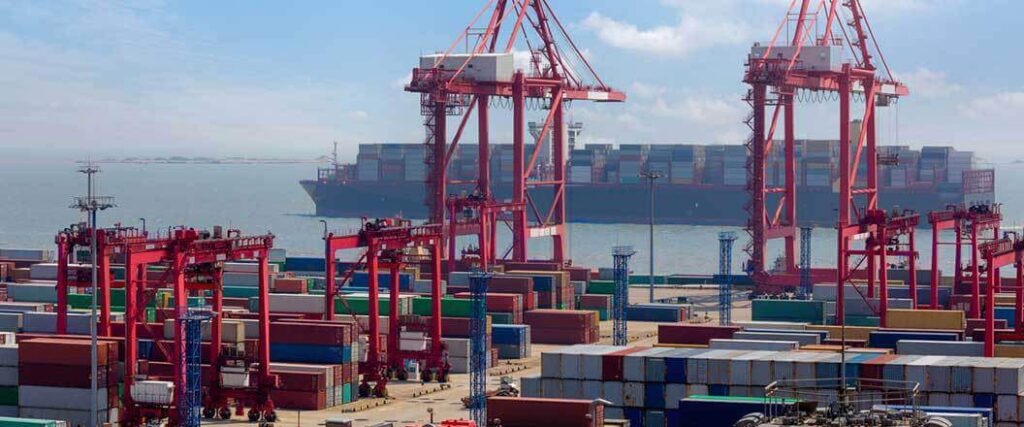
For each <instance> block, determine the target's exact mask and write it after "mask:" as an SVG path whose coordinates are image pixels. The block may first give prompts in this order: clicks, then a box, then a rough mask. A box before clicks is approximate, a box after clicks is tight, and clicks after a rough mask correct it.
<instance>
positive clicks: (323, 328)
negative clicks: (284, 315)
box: [270, 321, 352, 345]
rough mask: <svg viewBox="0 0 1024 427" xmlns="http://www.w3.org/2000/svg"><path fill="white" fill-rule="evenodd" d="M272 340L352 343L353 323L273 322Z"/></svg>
mask: <svg viewBox="0 0 1024 427" xmlns="http://www.w3.org/2000/svg"><path fill="white" fill-rule="evenodd" d="M270 342H272V343H275V344H315V345H346V344H351V343H352V326H351V324H317V323H303V322H293V321H281V322H272V323H271V324H270Z"/></svg>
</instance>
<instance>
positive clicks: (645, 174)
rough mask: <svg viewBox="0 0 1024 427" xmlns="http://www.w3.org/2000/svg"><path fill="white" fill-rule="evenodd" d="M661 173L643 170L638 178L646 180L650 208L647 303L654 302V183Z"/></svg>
mask: <svg viewBox="0 0 1024 427" xmlns="http://www.w3.org/2000/svg"><path fill="white" fill-rule="evenodd" d="M662 176H663V175H662V173H661V171H656V170H650V169H645V170H643V171H641V172H640V177H641V178H643V179H645V180H647V194H648V195H649V196H650V201H651V206H650V208H649V209H648V214H649V216H648V226H649V228H648V237H647V243H648V245H649V248H650V255H649V256H650V264H649V265H648V270H647V279H648V280H649V282H648V284H649V285H650V286H649V287H650V289H649V298H648V301H649V302H654V181H656V180H657V179H658V178H661V177H662Z"/></svg>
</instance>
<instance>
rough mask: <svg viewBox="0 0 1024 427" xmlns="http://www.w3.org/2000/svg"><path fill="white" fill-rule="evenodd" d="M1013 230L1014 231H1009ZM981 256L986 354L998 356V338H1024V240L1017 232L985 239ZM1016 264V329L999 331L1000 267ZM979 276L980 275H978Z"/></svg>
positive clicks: (986, 355)
mask: <svg viewBox="0 0 1024 427" xmlns="http://www.w3.org/2000/svg"><path fill="white" fill-rule="evenodd" d="M1007 234H1010V233H1007ZM978 252H980V255H981V258H982V259H984V260H985V272H986V283H985V284H986V286H985V289H986V290H985V357H994V356H995V343H996V340H997V339H1000V340H1013V341H1020V340H1022V339H1024V241H1021V239H1020V237H1019V236H1018V235H1016V234H1015V233H1014V234H1013V236H1012V237H1011V236H1009V235H1008V236H1006V237H1003V238H1002V239H997V240H992V241H988V242H985V243H982V244H981V245H980V246H979V247H978ZM1011 265H1012V266H1014V267H1015V268H1016V270H1017V272H1016V278H1015V280H1014V286H1013V289H1014V292H1015V293H1016V295H1015V296H1016V298H1015V300H1014V312H1013V320H1014V329H1013V330H1012V331H1000V333H998V334H997V333H996V330H995V318H996V314H995V311H996V294H998V293H999V292H1000V291H1002V290H1003V289H1002V286H1001V284H1000V279H999V269H1000V268H1002V267H1007V266H1011ZM975 277H977V276H975Z"/></svg>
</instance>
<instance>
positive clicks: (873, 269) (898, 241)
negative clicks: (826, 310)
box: [836, 209, 921, 328]
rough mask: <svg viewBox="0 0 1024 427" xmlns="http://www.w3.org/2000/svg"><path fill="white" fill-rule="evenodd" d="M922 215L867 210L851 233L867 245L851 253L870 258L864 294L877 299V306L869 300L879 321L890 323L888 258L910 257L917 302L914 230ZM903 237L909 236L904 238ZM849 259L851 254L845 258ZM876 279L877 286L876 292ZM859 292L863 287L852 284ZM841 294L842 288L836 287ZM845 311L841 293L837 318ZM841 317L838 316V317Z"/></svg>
mask: <svg viewBox="0 0 1024 427" xmlns="http://www.w3.org/2000/svg"><path fill="white" fill-rule="evenodd" d="M920 220H921V216H920V215H918V214H917V213H914V212H912V211H904V212H901V213H893V214H891V215H890V214H889V213H887V212H886V211H884V210H880V209H873V210H869V211H867V212H865V213H864V215H863V216H862V217H861V219H860V231H859V232H858V233H857V234H854V235H852V236H851V239H853V240H864V249H863V250H857V249H850V250H849V251H848V252H847V257H849V256H861V257H863V258H862V259H861V261H862V262H863V261H867V268H866V271H865V273H866V274H867V294H866V295H865V294H861V296H862V297H863V298H865V299H866V300H876V299H877V300H878V304H877V306H876V305H874V304H869V306H870V307H871V309H872V311H873V312H874V313H875V314H876V315H878V317H879V325H880V326H881V327H883V328H884V327H886V326H887V325H888V311H889V267H890V263H889V258H890V257H901V258H906V260H907V270H908V274H909V275H910V277H909V284H910V286H909V287H910V301H911V306H913V307H916V306H917V277H916V276H917V257H918V253H917V246H916V242H915V238H914V237H915V236H914V231H915V230H916V229H917V225H918V224H919V223H920ZM904 237H905V238H906V239H905V240H904ZM846 261H847V262H848V261H849V258H847V260H846ZM876 280H877V283H878V285H877V289H878V292H877V294H876V292H875V289H876ZM853 289H854V290H855V291H857V292H858V293H860V292H861V291H860V289H858V288H857V287H856V286H854V287H853ZM837 294H838V295H843V292H841V291H838V290H837ZM845 313H846V302H845V300H844V299H843V298H842V297H837V300H836V318H837V319H843V318H844V316H845ZM837 321H838V320H837ZM840 324H841V323H840Z"/></svg>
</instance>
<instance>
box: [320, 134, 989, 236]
mask: <svg viewBox="0 0 1024 427" xmlns="http://www.w3.org/2000/svg"><path fill="white" fill-rule="evenodd" d="M531 125H532V124H531ZM533 127H534V126H531V128H533ZM581 129H582V126H581V125H580V124H579V123H573V124H572V125H571V126H569V129H568V131H567V132H568V138H567V141H568V144H569V148H570V150H569V152H570V158H569V160H568V173H567V174H566V176H567V178H568V180H569V184H568V186H567V193H566V199H567V210H568V214H569V217H570V218H572V220H573V221H574V222H592V223H631V222H637V221H646V220H647V215H646V212H647V210H646V209H647V208H646V207H647V206H648V203H649V188H648V183H647V182H646V180H645V179H644V178H642V177H641V175H640V173H641V171H657V172H659V173H660V175H661V178H660V179H658V180H656V181H655V184H654V185H655V197H656V199H657V203H656V206H655V213H654V216H655V221H657V222H659V223H670V224H698V225H743V224H745V223H746V221H747V217H746V210H745V209H744V206H745V205H746V204H747V203H748V201H749V198H750V197H749V194H748V192H747V191H746V184H747V159H748V150H747V148H746V147H745V146H743V145H695V144H621V145H619V146H618V147H615V146H613V145H611V144H587V145H586V146H583V147H577V146H576V144H575V141H576V136H577V135H578V134H579V132H580V130H581ZM855 139H856V138H854V140H855ZM526 151H527V153H530V152H531V151H532V148H530V146H529V145H528V146H527V148H526ZM879 151H880V152H879V156H880V157H885V158H887V159H891V160H890V161H888V162H886V163H887V164H886V165H881V166H880V171H879V185H880V187H881V188H882V191H881V194H880V198H879V205H880V207H882V208H885V209H889V210H892V209H896V210H904V209H910V210H914V211H917V212H928V211H931V210H937V209H942V208H944V207H946V206H948V205H961V204H966V205H973V204H987V203H991V202H992V201H993V199H994V195H995V185H994V178H995V171H994V170H992V169H981V168H978V164H977V163H978V161H977V158H976V157H975V156H974V153H972V152H969V151H959V150H956V149H954V148H953V147H945V146H925V147H923V148H921V149H920V150H915V149H911V148H910V147H909V146H904V145H901V146H882V147H880V150H879ZM512 155H513V151H512V146H511V145H510V144H506V145H492V146H491V157H490V159H489V161H490V168H491V171H492V178H491V186H492V192H493V193H494V194H495V196H496V197H497V198H498V199H506V198H511V194H512V182H511V180H512V172H511V169H512ZM478 156H479V152H478V149H477V146H475V145H460V146H458V147H457V149H456V150H455V152H454V153H453V155H452V160H451V165H450V166H449V170H448V176H449V180H450V183H449V186H448V188H449V191H450V192H451V193H453V194H460V193H465V194H468V193H471V192H472V191H473V190H474V181H473V180H474V179H475V177H476V176H477V170H478V168H479V157H478ZM838 157H839V141H837V140H798V141H797V142H796V158H797V169H796V185H797V197H798V200H799V203H798V204H797V209H798V212H797V215H798V217H799V218H800V220H801V222H804V223H809V224H812V225H825V226H830V225H832V223H833V222H834V221H835V212H836V210H837V200H838V197H837V194H836V193H837V192H838V191H839V174H838ZM423 158H424V148H423V146H422V145H420V144H362V145H360V146H359V151H358V155H357V157H356V162H355V163H354V164H340V163H338V162H337V161H336V160H335V161H334V162H332V164H331V165H330V166H329V167H326V168H319V170H318V174H317V178H316V179H310V180H303V181H301V184H302V186H303V188H304V189H305V190H306V192H307V193H308V194H309V196H310V197H311V198H312V199H313V201H314V203H315V204H316V214H317V215H319V216H331V217H361V216H367V217H375V216H376V217H380V216H390V215H403V216H406V217H409V218H425V217H426V216H427V208H426V203H425V186H424V178H425V176H426V173H427V171H426V167H425V165H424V162H423ZM334 159H337V157H336V156H335V157H334ZM769 159H770V162H769V164H768V167H767V170H766V181H765V182H766V183H767V184H768V185H769V186H781V185H782V184H783V183H784V179H785V167H784V163H783V153H782V144H781V143H780V144H774V145H773V149H772V152H771V154H770V157H769ZM866 163H867V162H860V165H861V168H860V170H859V171H858V185H863V184H864V180H865V179H866V178H865V176H866V174H867V170H866ZM537 168H538V169H537V170H536V171H534V173H533V175H532V176H535V177H537V178H536V179H539V180H545V179H548V178H549V177H550V176H551V169H552V167H551V163H550V153H545V152H544V151H543V150H542V151H541V153H540V155H539V160H538V162H537ZM530 197H531V198H532V199H533V201H534V203H535V204H537V205H538V206H539V208H540V209H542V210H543V209H546V206H548V205H549V204H550V200H551V198H552V190H551V189H550V188H544V187H539V188H536V189H532V190H531V191H530Z"/></svg>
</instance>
